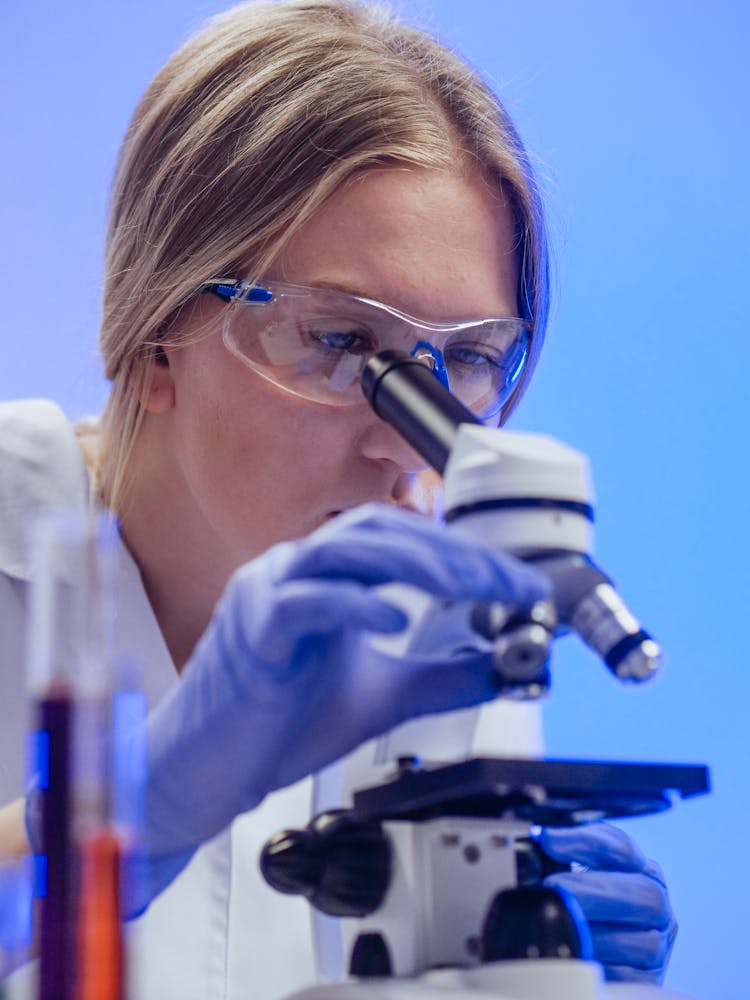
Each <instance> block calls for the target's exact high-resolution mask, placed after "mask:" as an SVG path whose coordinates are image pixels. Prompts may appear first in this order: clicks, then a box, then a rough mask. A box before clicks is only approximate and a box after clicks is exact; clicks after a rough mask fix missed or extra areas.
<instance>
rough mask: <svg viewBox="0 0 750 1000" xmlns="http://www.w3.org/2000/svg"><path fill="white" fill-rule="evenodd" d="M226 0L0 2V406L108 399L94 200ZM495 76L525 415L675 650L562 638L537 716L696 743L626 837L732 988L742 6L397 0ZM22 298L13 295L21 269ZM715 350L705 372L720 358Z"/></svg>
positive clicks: (740, 815)
mask: <svg viewBox="0 0 750 1000" xmlns="http://www.w3.org/2000/svg"><path fill="white" fill-rule="evenodd" d="M224 6H226V4H223V3H218V2H213V0H129V2H127V3H125V2H124V0H116V2H114V3H111V4H99V3H93V2H87V0H79V2H77V3H73V4H70V5H62V4H58V3H53V2H52V0H40V3H38V4H36V5H35V6H34V8H33V30H29V10H28V8H27V7H26V5H23V4H20V3H17V4H15V6H12V5H11V4H10V3H9V4H6V5H5V7H4V11H3V34H2V40H0V83H1V84H2V93H3V95H4V99H3V101H2V104H1V105H0V131H1V134H2V136H3V149H4V155H3V157H2V160H0V174H1V176H2V192H3V197H2V199H0V205H1V206H2V207H1V209H0V211H2V232H3V240H2V243H1V244H0V273H2V275H3V287H4V288H5V293H6V294H5V296H4V299H3V304H2V341H1V342H2V364H0V399H13V398H19V397H28V396H44V397H51V398H53V399H55V400H57V401H58V402H59V403H61V404H62V406H63V407H64V408H65V409H66V411H67V412H68V413H69V414H70V416H72V417H77V416H80V415H83V414H90V413H96V412H98V411H100V410H101V407H102V404H103V401H104V399H105V396H106V387H105V385H104V383H103V381H102V379H101V377H100V375H99V368H98V364H97V359H96V328H97V322H98V301H99V295H100V289H101V263H100V261H101V253H102V242H103V232H104V220H105V206H106V197H107V191H108V188H109V184H110V180H111V175H112V170H113V166H114V160H115V155H116V151H117V148H118V145H119V142H120V139H121V137H122V134H123V132H124V130H125V126H126V123H127V120H128V117H129V114H130V112H131V111H132V109H133V107H134V105H135V103H136V101H137V99H138V97H139V96H140V94H141V92H142V91H143V89H144V88H145V86H146V84H147V83H148V81H149V79H150V78H151V76H152V75H153V74H154V73H155V72H156V70H157V69H158V68H159V66H160V64H161V63H162V62H163V60H164V59H165V58H166V57H167V56H168V55H169V54H170V52H171V51H172V50H173V49H174V48H175V47H176V46H177V45H178V44H179V43H180V42H182V41H183V40H184V39H185V38H186V37H187V35H188V34H189V33H190V31H191V30H192V29H193V28H195V27H196V26H197V25H198V24H200V22H201V21H202V20H203V19H204V18H205V17H206V16H208V15H210V14H211V13H214V12H216V11H218V10H220V9H222V8H223V7H224ZM400 7H401V9H402V10H404V12H405V13H407V14H408V15H410V16H412V17H414V18H415V19H417V20H420V21H421V22H422V23H426V24H427V25H428V26H430V27H432V28H434V29H436V30H438V32H439V33H440V34H441V35H442V37H443V38H444V39H445V40H446V41H448V42H450V43H452V44H454V45H455V47H457V48H458V49H459V50H460V51H462V52H463V53H464V55H466V56H467V57H468V58H469V59H470V60H471V62H472V63H473V64H475V65H476V66H479V67H482V68H483V70H484V71H485V73H486V75H487V76H488V77H489V78H490V79H491V81H492V82H493V84H494V85H495V86H496V88H497V89H499V91H500V92H501V94H502V95H503V97H504V99H505V101H506V104H507V106H508V108H509V110H510V112H511V114H512V116H513V117H514V119H515V121H516V123H517V125H518V126H519V129H520V131H521V133H522V135H523V136H524V138H525V140H526V142H527V144H528V145H529V146H530V148H531V150H532V151H533V153H534V157H535V161H536V163H537V166H538V170H539V172H540V175H541V176H542V178H543V181H544V186H545V188H546V191H547V203H548V206H549V217H550V224H551V228H552V235H553V250H554V259H555V265H554V266H555V277H554V281H553V287H554V289H555V292H554V304H553V311H552V317H551V323H550V330H549V336H548V343H547V346H546V348H545V351H544V352H543V355H542V359H541V362H540V365H539V368H538V370H537V374H536V376H535V380H534V383H533V384H532V386H531V388H530V390H529V392H528V394H527V396H526V398H525V400H524V402H523V404H522V405H521V407H520V410H519V411H518V413H517V414H516V415H515V416H514V419H513V426H514V427H516V428H518V429H528V430H538V431H544V432H547V433H551V434H553V435H555V436H556V437H559V438H560V439H562V440H563V441H566V442H568V443H570V444H571V445H573V446H575V447H577V448H580V449H581V450H583V451H585V452H587V453H588V454H589V455H590V457H591V460H592V465H593V470H594V477H595V483H596V487H597V559H598V561H599V562H600V563H601V565H602V566H603V567H604V568H605V569H606V570H607V572H609V573H611V574H612V576H613V577H614V578H615V580H616V581H617V583H618V586H619V589H620V591H621V593H622V595H623V596H624V597H625V599H626V600H627V601H628V602H629V603H630V604H631V606H632V607H633V609H634V610H635V611H636V613H637V614H638V615H639V616H640V618H641V620H642V621H643V624H644V627H645V628H647V629H648V630H649V631H652V632H653V634H654V636H655V638H657V640H658V641H659V642H660V643H661V644H662V645H663V647H664V649H665V651H666V656H667V663H666V666H665V669H664V672H663V676H662V677H660V678H658V679H657V680H656V681H655V682H654V683H652V684H651V685H650V686H649V687H648V688H645V689H639V690H629V689H628V690H626V689H623V688H621V687H619V686H618V685H617V684H616V682H615V681H613V679H612V678H611V676H609V675H608V673H607V671H606V670H605V669H603V668H602V667H601V665H600V664H599V663H598V662H597V661H596V660H595V658H594V657H593V656H592V655H590V654H588V653H587V652H585V651H584V650H583V649H582V647H581V646H580V644H578V643H577V642H576V641H575V640H573V639H565V640H563V641H562V642H560V643H559V644H558V648H557V650H556V654H555V657H554V662H553V665H552V670H553V695H552V699H551V701H550V703H549V705H548V707H547V708H546V710H545V715H546V734H547V743H548V750H549V752H550V754H552V755H556V756H578V757H588V758H593V759H596V758H602V759H621V760H622V759H632V760H653V761H674V762H683V761H685V762H689V761H696V762H706V763H708V764H710V765H711V769H712V776H713V784H714V789H715V790H714V792H713V793H712V795H711V796H708V797H706V798H703V799H696V800H694V801H690V802H684V803H678V805H677V807H676V808H675V809H674V810H672V811H671V812H669V813H666V814H663V815H660V816H656V817H653V818H648V819H641V820H635V821H630V822H629V823H628V824H627V827H626V828H627V829H628V830H629V832H631V833H632V834H633V835H635V836H636V838H637V839H638V841H639V842H640V843H641V845H642V846H643V848H644V850H645V851H646V853H647V854H649V855H650V856H652V857H654V858H656V859H657V860H658V861H659V862H660V863H661V864H662V866H663V868H664V869H665V872H666V874H667V877H668V881H669V885H670V889H671V894H672V899H673V904H674V908H675V910H676V912H677V915H678V918H679V922H680V934H679V936H678V939H677V943H676V946H675V951H674V956H673V960H672V965H671V968H670V972H669V974H668V977H667V985H668V986H671V987H672V988H673V989H676V990H677V989H682V990H684V991H686V992H688V993H689V994H691V995H692V996H695V997H697V998H699V1000H717V998H721V1000H747V997H748V995H750V988H749V987H748V981H749V980H750V976H748V972H747V958H746V952H747V945H746V927H747V908H746V903H745V897H744V892H743V889H742V887H743V885H746V884H747V874H746V871H745V868H746V865H747V861H746V857H747V852H746V845H745V841H746V837H747V832H746V826H745V823H747V822H748V821H749V820H750V810H749V809H748V805H747V794H748V780H747V777H746V771H745V761H744V753H743V751H744V745H743V744H744V740H743V739H742V736H741V734H743V733H744V732H745V730H746V728H747V722H746V715H747V712H748V703H749V702H750V671H748V669H747V667H746V663H745V660H746V651H745V650H746V645H747V640H746V637H745V634H744V624H743V623H744V622H746V621H747V618H748V614H747V600H748V597H747V590H748V584H747V576H748V573H747V563H748V557H747V554H746V553H747V548H748V546H747V536H748V526H747V518H746V509H747V501H746V494H747V480H748V477H747V474H746V472H745V466H746V464H747V452H748V444H747V430H746V428H747V412H746V411H747V405H746V399H747V380H748V372H749V371H750V347H748V343H749V342H750V338H748V335H747V334H746V332H745V325H746V319H745V315H744V309H745V299H746V296H745V294H744V288H745V285H746V282H747V250H746V247H747V234H748V232H750V208H749V206H748V200H747V194H746V191H747V185H748V178H749V177H750V139H749V138H748V135H749V133H750V130H748V127H747V114H746V105H747V100H748V97H749V96H750V87H749V86H748V84H749V82H750V70H749V69H748V65H749V63H748V59H747V39H748V38H749V37H750V8H748V7H747V5H745V4H744V3H740V2H739V0H737V2H732V0H717V2H714V3H713V4H711V5H708V4H698V3H683V2H680V0H662V2H660V3H653V2H651V0H632V2H629V3H624V2H619V3H601V2H598V3H596V2H593V0H569V2H565V3H560V2H558V0H527V2H525V3H511V2H509V0H463V2H462V3H457V2H456V0H421V2H417V0H402V3H401V4H400ZM30 275H32V276H34V277H38V278H40V279H41V280H39V281H38V282H35V284H34V291H33V294H31V293H27V291H26V290H25V289H23V288H22V289H21V291H20V292H19V291H18V289H19V287H21V283H22V282H23V281H27V280H28V278H29V276H30ZM709 359H710V361H711V363H710V367H709V366H708V361H709Z"/></svg>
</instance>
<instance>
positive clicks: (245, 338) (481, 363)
mask: <svg viewBox="0 0 750 1000" xmlns="http://www.w3.org/2000/svg"><path fill="white" fill-rule="evenodd" d="M263 312H264V310H263V311H262V310H257V311H256V310H255V309H253V308H248V307H247V306H244V305H243V304H242V303H232V304H231V305H230V306H229V308H228V309H227V316H226V319H225V323H224V331H223V339H224V343H225V345H226V346H227V348H228V349H229V351H230V352H231V353H232V354H233V355H235V357H237V358H238V359H239V360H240V361H242V362H243V364H245V365H247V366H248V367H249V368H251V369H252V370H253V371H255V372H256V373H257V374H259V375H261V376H262V377H263V378H265V379H266V380H268V381H269V382H272V383H274V384H275V385H277V386H279V387H280V388H282V389H285V390H286V391H288V392H291V393H294V394H295V395H297V396H301V397H303V398H305V399H310V400H313V401H315V402H321V403H327V404H329V405H334V406H350V405H352V404H354V403H359V402H361V401H362V390H361V388H360V377H361V374H362V372H363V370H364V367H365V365H366V364H367V361H368V360H369V359H370V358H371V357H372V355H373V354H376V353H377V352H378V351H381V350H385V349H396V350H405V351H407V352H408V353H411V350H412V349H413V347H414V345H415V344H416V343H417V342H419V341H420V340H425V339H426V338H427V337H429V336H430V335H432V336H434V335H435V334H434V331H432V330H431V329H430V328H429V327H427V326H425V327H424V328H418V327H416V326H412V325H406V324H395V323H393V322H391V323H389V324H388V325H387V326H386V325H385V324H383V323H382V321H381V322H379V323H378V322H377V321H375V322H374V321H373V318H372V317H369V318H368V320H369V321H368V323H367V325H365V322H363V319H362V318H361V317H357V316H354V317H352V318H342V317H340V316H334V317H326V316H325V315H317V316H316V315H312V316H310V315H306V316H295V315H291V314H290V311H289V310H283V311H282V312H281V315H280V316H278V318H275V317H271V316H270V315H268V314H266V315H263ZM377 319H379V317H376V320H377ZM441 335H442V339H443V340H444V341H445V342H444V343H443V344H442V345H441V350H442V352H443V355H444V357H445V362H446V368H447V371H448V378H449V382H450V388H451V391H452V392H453V393H454V395H456V396H457V397H458V398H459V399H460V400H461V401H462V402H463V403H464V404H465V405H466V406H468V407H469V409H471V410H472V411H473V412H474V413H476V415H477V416H478V417H479V418H480V419H489V418H490V417H493V416H495V415H497V414H498V413H499V412H500V410H501V409H502V406H503V405H504V403H505V402H506V401H507V400H508V398H509V397H510V395H511V394H512V392H513V389H514V388H515V386H516V385H517V383H518V381H519V379H520V377H521V375H522V373H523V369H524V367H525V363H526V359H527V357H528V353H529V333H528V329H527V327H526V324H525V323H524V322H523V321H522V320H515V319H507V320H499V321H496V322H494V323H491V324H490V323H487V324H477V325H476V328H473V327H469V328H467V329H464V330H457V331H456V332H455V333H450V334H449V335H448V337H447V338H446V336H445V334H444V333H442V332H441ZM490 358H491V359H492V361H490V360H489V359H490ZM425 363H428V361H425Z"/></svg>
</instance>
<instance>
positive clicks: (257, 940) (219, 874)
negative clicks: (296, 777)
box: [0, 400, 316, 1000]
mask: <svg viewBox="0 0 750 1000" xmlns="http://www.w3.org/2000/svg"><path fill="white" fill-rule="evenodd" d="M88 498H89V487H88V478H87V475H86V469H85V467H84V464H83V460H82V456H81V453H80V450H79V447H78V443H77V441H76V438H75V435H74V433H73V430H72V428H71V426H70V424H69V422H68V421H67V419H66V418H65V416H64V414H63V413H62V412H61V411H60V410H59V409H58V408H57V407H56V406H54V405H53V404H52V403H48V402H46V401H37V400H34V401H25V402H22V403H0V636H1V639H0V803H5V802H7V801H10V800H12V799H14V798H17V797H18V796H19V795H20V794H22V791H23V775H24V766H25V765H24V746H25V733H26V730H27V725H28V721H29V706H28V704H27V696H26V683H25V651H24V649H25V644H26V636H25V630H26V609H27V602H28V590H29V585H28V578H29V567H28V557H27V545H26V536H27V528H28V525H29V523H30V522H31V521H32V520H33V518H34V514H35V513H37V512H39V511H41V510H42V509H43V508H45V507H50V506H56V505H76V504H77V505H82V504H87V503H88V502H89V499H88ZM116 642H117V644H118V646H119V647H120V648H121V649H127V650H128V651H130V652H132V653H134V654H136V655H137V656H138V658H139V660H140V662H141V663H142V665H143V675H144V686H145V689H146V693H147V696H148V700H149V703H150V704H151V705H153V704H155V703H156V702H157V701H158V700H159V698H160V697H161V696H162V695H163V694H164V692H165V691H166V690H167V688H168V687H169V686H170V685H171V684H172V683H174V682H175V676H176V674H175V669H174V664H173V663H172V660H171V658H170V656H169V653H168V651H167V648H166V646H165V644H164V640H163V637H162V635H161V632H160V631H159V628H158V626H157V623H156V620H155V618H154V615H153V612H152V610H151V606H150V604H149V602H148V599H147V597H146V594H145V592H144V589H143V585H142V583H141V578H140V574H139V572H138V568H137V567H136V565H135V563H134V562H133V560H132V558H131V557H130V556H129V554H128V553H127V550H125V549H123V557H122V560H121V579H120V602H119V609H118V620H117V635H116ZM227 767H228V768H231V761H228V762H227ZM227 780H231V775H230V776H228V777H227ZM312 786H313V783H312V780H310V779H308V780H306V781H302V782H299V783H298V784H297V785H295V786H293V787H292V788H289V789H285V790H283V791H281V792H278V793H276V794H274V795H271V796H269V797H268V798H267V799H266V801H264V802H263V803H262V804H261V806H260V807H259V808H258V809H256V810H254V811H253V812H252V813H250V814H248V815H246V816H242V817H240V818H239V819H238V820H237V821H235V823H234V824H233V825H232V828H231V830H228V831H225V832H224V833H222V834H220V835H219V836H218V837H216V839H215V840H213V841H212V842H211V843H209V844H206V845H205V846H204V847H203V848H201V850H199V851H198V852H197V854H196V855H195V857H194V858H193V860H192V861H191V863H190V864H189V865H188V867H187V869H186V870H185V871H184V872H183V873H182V874H181V875H180V876H179V877H178V878H177V879H176V881H175V882H174V884H173V885H172V886H170V888H168V889H167V890H166V892H164V893H163V894H162V896H161V897H159V899H157V900H156V901H155V902H154V903H153V904H152V905H151V907H150V908H149V909H148V911H147V912H146V913H145V914H144V916H143V917H141V918H140V919H139V920H137V921H134V922H133V924H132V925H131V926H130V928H129V935H130V939H131V941H130V945H131V946H130V953H131V954H130V958H131V976H132V985H131V992H130V996H132V997H133V998H134V1000H277V998H279V997H282V996H284V995H285V994H286V993H289V992H290V991H292V990H294V989H299V988H301V987H302V986H304V985H306V984H310V983H312V982H314V981H315V977H316V969H315V961H314V953H313V943H312V942H313V935H312V933H311V923H312V916H311V913H310V910H309V907H308V905H307V903H306V902H304V901H303V900H301V899H294V898H290V897H285V896H281V895H279V894H278V893H276V892H274V891H273V890H271V889H270V888H269V887H268V886H267V885H266V884H265V882H264V881H263V880H262V877H261V876H260V873H259V871H258V865H257V857H258V852H259V850H260V848H261V846H262V845H263V843H264V842H265V840H266V839H267V838H268V837H269V836H271V834H273V833H274V832H276V830H279V829H282V828H284V827H289V826H304V825H305V824H306V823H307V821H308V820H309V818H310V814H311V808H312V801H311V796H312ZM196 807H197V808H200V803H196ZM14 978H15V980H16V981H17V983H18V985H17V986H16V987H15V989H16V995H17V996H23V995H24V994H25V993H26V992H27V991H26V990H25V989H22V987H21V985H20V981H21V980H24V979H27V978H28V973H26V974H23V973H22V974H20V975H16V976H15V977H14ZM11 995H13V994H11Z"/></svg>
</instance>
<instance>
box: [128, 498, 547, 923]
mask: <svg viewBox="0 0 750 1000" xmlns="http://www.w3.org/2000/svg"><path fill="white" fill-rule="evenodd" d="M392 582H400V583H405V584H411V585H413V586H416V587H419V588H420V589H422V590H424V591H426V592H428V593H430V594H434V595H435V596H436V597H439V598H443V599H448V600H451V601H460V600H481V601H498V602H505V603H508V604H511V605H514V606H519V607H528V606H530V605H531V604H533V603H534V602H535V601H536V600H539V599H541V598H543V597H546V596H547V595H548V589H549V588H548V585H547V582H546V578H544V577H543V576H541V575H540V574H538V573H536V572H535V571H533V570H531V569H530V568H529V567H528V566H526V565H524V564H523V563H521V562H519V561H517V560H515V559H513V558H511V557H510V556H506V555H502V554H498V553H495V552H492V551H491V550H489V549H487V548H485V547H483V546H481V545H480V544H479V543H475V542H472V541H468V540H466V539H457V538H455V537H453V536H451V534H450V533H446V532H445V531H444V530H443V529H442V528H440V527H439V526H437V525H435V524H433V523H432V522H430V521H429V520H427V519H426V518H424V517H421V516H420V515H417V514H413V513H410V512H408V511H403V510H400V509H397V508H394V507H386V506H378V505H368V506H366V507H362V508H359V509H357V510H355V511H350V512H348V513H346V514H343V515H340V516H339V517H337V518H336V519H335V520H334V521H331V522H330V523H328V524H326V525H324V526H323V527H322V528H321V529H319V530H318V531H316V532H314V533H313V534H312V535H310V536H309V537H308V538H306V539H303V540H301V541H297V542H288V543H283V544H281V545H277V546H275V547H274V548H272V549H270V550H269V551H268V552H266V553H265V554H264V555H262V556H260V557H259V558H257V559H255V560H253V561H252V562H250V563H248V564H247V565H245V566H243V567H242V568H241V569H240V570H238V572H237V573H236V574H235V575H234V576H233V577H232V579H231V580H230V582H229V585H228V586H227V588H226V590H225V592H224V595H223V597H222V599H221V601H220V602H219V604H218V606H217V608H216V611H215V614H214V617H213V620H212V622H211V624H210V625H209V627H208V629H207V630H206V632H205V634H204V635H203V637H202V638H201V640H200V642H199V643H198V645H197V647H196V649H195V652H194V653H193V656H192V657H191V659H190V661H189V663H188V665H187V667H186V669H185V671H184V673H183V675H182V678H181V679H180V681H179V682H178V683H176V684H175V686H174V687H173V689H172V690H171V692H170V693H169V695H168V696H167V697H166V699H165V700H164V701H163V702H162V703H161V704H160V705H159V706H158V707H157V709H156V710H155V711H154V712H153V713H152V714H151V715H150V716H149V718H148V720H147V730H146V735H147V742H148V764H149V778H148V783H147V817H148V818H147V822H146V831H145V847H146V852H147V855H148V856H149V858H150V862H151V867H150V886H149V887H148V888H147V889H146V890H145V894H146V896H147V897H148V898H146V899H141V900H140V901H138V900H133V901H132V903H131V909H132V910H138V909H140V908H142V906H145V905H147V903H148V901H149V898H152V897H153V896H154V895H156V894H157V893H158V892H160V891H161V890H162V889H163V888H164V887H165V886H166V885H167V884H168V883H169V882H170V881H171V880H172V879H173V878H174V876H175V875H176V874H177V872H178V871H179V870H180V869H181V868H182V867H183V866H184V865H185V864H186V862H187V860H189V858H190V856H191V855H192V853H193V852H194V850H195V849H196V847H197V846H198V845H199V844H201V843H203V842H204V841H206V840H207V839H209V838H210V837H213V836H214V835H215V834H217V833H219V831H220V830H222V829H223V828H224V827H225V826H227V824H228V823H229V822H231V820H232V819H233V818H234V817H235V816H237V815H238V814H239V813H242V812H245V811H247V810H249V809H252V808H254V807H255V806H257V805H258V803H259V802H260V801H261V800H262V799H263V797H264V796H265V795H267V794H268V793H269V792H272V791H274V790H275V789H279V788H283V787H285V786H287V785H291V784H292V783H294V782H296V781H298V780H299V779H300V778H303V777H305V776H306V775H309V774H312V773H313V772H315V771H318V770H320V769H321V768H322V767H324V766H325V765H327V764H329V763H331V762H332V761H334V760H337V759H338V758H340V757H342V756H343V755H344V754H346V753H348V752H349V751H351V750H353V749H354V748H355V747H356V746H358V745H359V744H360V743H362V742H364V741H365V740H368V739H371V738H372V737H375V736H378V735H380V734H381V733H383V732H385V731H387V730H389V729H392V728H393V727H394V726H397V725H398V724H399V723H401V722H403V721H404V720H406V719H410V718H413V717H416V716H420V715H426V714H430V713H433V712H442V711H447V710H451V709H457V708H464V707H467V706H470V705H476V704H478V703H480V702H482V701H486V700H489V699H491V698H492V697H493V696H494V694H495V693H496V689H495V687H494V683H493V672H492V666H491V655H490V654H489V653H488V652H486V651H484V650H483V651H481V652H479V651H477V652H462V653H461V654H460V655H459V656H456V657H449V656H447V655H445V654H443V655H442V656H430V657H416V656H415V657H411V658H408V657H407V658H394V657H392V656H389V655H388V654H386V653H384V652H382V651H377V650H375V649H373V647H372V645H371V644H370V643H369V642H368V637H369V636H370V635H371V634H372V633H392V632H398V631H400V630H402V629H403V628H404V626H405V625H406V617H405V615H404V613H403V612H402V611H400V610H398V609H397V608H395V607H393V606H392V605H389V604H388V603H386V601H385V600H384V599H383V597H382V596H381V595H380V593H379V592H378V590H377V589H376V588H377V587H378V586H379V585H381V584H386V583H392Z"/></svg>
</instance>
